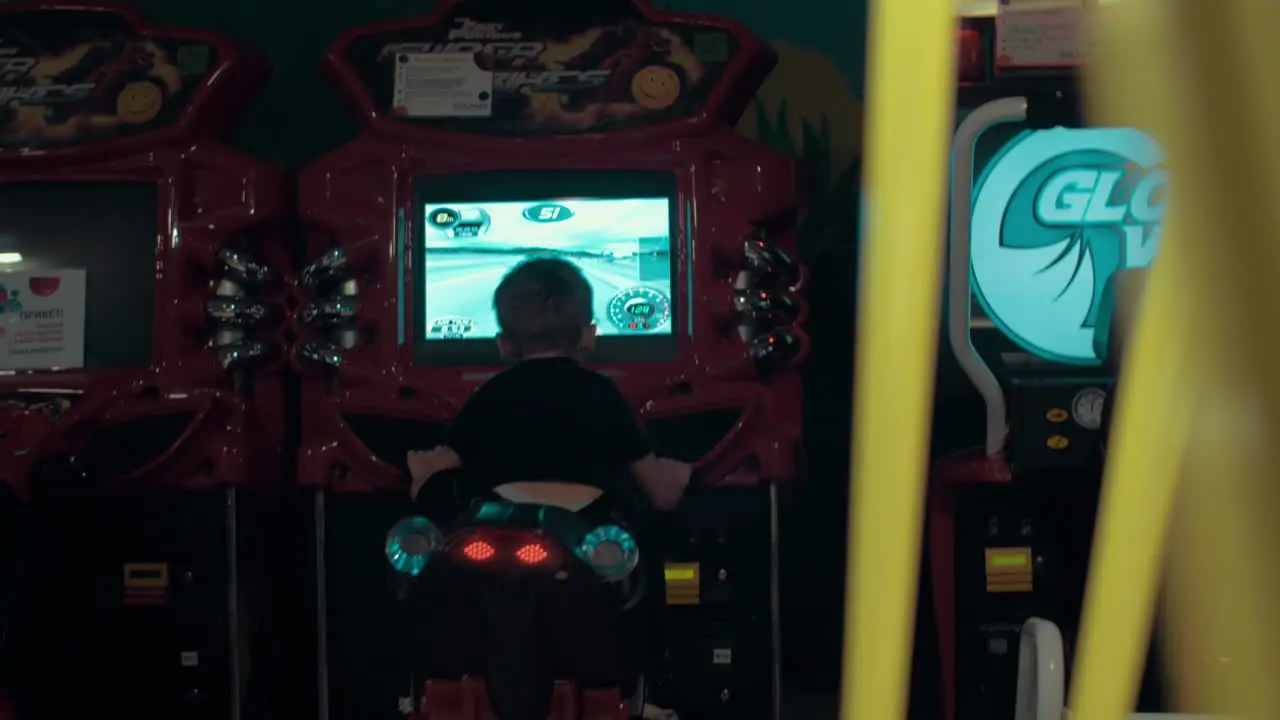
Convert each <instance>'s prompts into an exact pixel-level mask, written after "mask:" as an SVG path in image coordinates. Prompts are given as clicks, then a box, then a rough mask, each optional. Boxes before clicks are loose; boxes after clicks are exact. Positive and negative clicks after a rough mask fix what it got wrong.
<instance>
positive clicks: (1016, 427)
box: [928, 17, 1167, 720]
mask: <svg viewBox="0 0 1280 720" xmlns="http://www.w3.org/2000/svg"><path fill="white" fill-rule="evenodd" d="M994 35H995V23H994V20H993V18H990V17H984V18H966V19H964V21H963V26H962V29H961V31H960V40H961V42H960V48H961V62H960V68H961V74H962V76H961V83H960V88H959V99H958V101H957V108H958V110H959V112H958V119H959V126H958V128H957V130H956V133H955V140H954V144H953V156H952V163H953V165H952V167H953V170H952V172H953V177H952V202H951V207H952V217H951V226H950V252H949V270H948V273H949V274H948V281H949V282H948V305H947V325H946V333H947V340H948V341H949V344H950V347H951V350H952V353H953V354H954V356H955V359H956V361H957V363H958V364H959V367H960V369H961V370H962V371H963V374H964V376H965V377H966V378H967V381H968V382H970V383H972V385H973V386H974V388H976V389H977V391H978V393H979V394H980V395H981V397H982V400H983V402H984V404H985V412H986V427H985V440H984V445H983V447H982V448H980V449H979V450H977V451H974V452H966V453H960V454H958V455H955V456H952V457H948V458H945V459H943V460H941V461H939V462H937V463H936V464H935V466H934V468H933V470H932V475H931V483H930V493H929V507H928V519H929V538H928V542H929V546H928V547H929V561H930V576H931V577H930V579H931V583H932V592H933V603H934V610H935V613H936V619H937V624H938V635H939V645H940V654H941V657H942V670H943V672H942V678H943V686H944V688H943V690H944V707H945V709H946V717H947V719H948V720H955V719H956V718H957V717H958V718H961V720H964V719H966V718H982V719H984V720H985V719H987V718H1012V717H1013V708H1014V700H1013V698H1014V689H1015V686H1014V683H1015V678H1016V670H1017V648H1018V634H1019V631H1020V628H1021V626H1022V623H1023V621H1025V620H1026V619H1027V618H1029V617H1031V616H1038V617H1042V618H1046V619H1048V620H1051V621H1053V622H1055V623H1057V624H1058V625H1059V626H1060V627H1062V629H1063V632H1064V634H1065V635H1066V636H1067V637H1068V644H1069V643H1070V638H1072V637H1074V628H1075V624H1076V622H1077V619H1078V615H1079V610H1080V602H1081V599H1082V596H1083V584H1084V578H1085V575H1086V572H1087V564H1088V551H1089V544H1090V540H1091V537H1092V523H1093V515H1094V511H1095V508H1096V504H1097V492H1098V486H1099V481H1100V478H1101V469H1102V448H1101V445H1102V442H1103V440H1104V438H1105V433H1104V431H1103V429H1102V423H1103V411H1104V406H1105V403H1106V399H1107V396H1108V394H1109V391H1110V387H1111V383H1112V380H1113V374H1112V370H1111V369H1109V368H1107V367H1105V366H1104V365H1103V363H1102V359H1101V358H1100V357H1099V356H1098V354H1097V352H1096V351H1095V347H1094V334H1095V328H1096V326H1097V324H1098V322H1099V317H1100V310H1101V304H1102V303H1101V299H1102V295H1103V290H1104V288H1105V287H1106V285H1107V281H1108V279H1109V278H1110V277H1111V276H1112V275H1113V274H1114V273H1115V272H1117V271H1118V270H1121V269H1125V268H1136V267H1145V266H1146V265H1148V264H1149V263H1150V262H1151V260H1152V258H1153V256H1154V254H1155V250H1156V246H1157V243H1158V240H1159V230H1160V223H1161V219H1162V216H1163V206H1164V199H1165V191H1166V183H1167V176H1166V174H1165V172H1164V170H1163V168H1162V162H1163V156H1162V153H1161V150H1160V148H1159V147H1158V146H1157V144H1156V143H1155V142H1154V141H1153V140H1151V139H1150V138H1148V137H1147V136H1145V135H1144V134H1143V133H1141V132H1140V131H1138V130H1134V129H1127V128H1089V127H1084V126H1083V125H1082V124H1081V122H1080V120H1079V117H1078V102H1077V98H1076V91H1075V87H1074V69H1073V68H1058V69H1046V68H1034V69H1031V70H1026V71H1020V69H1016V68H1009V67H1004V66H1002V63H1001V62H999V61H1000V60H1001V58H996V56H995V54H994V52H993V47H994V44H993V43H994V42H995V37H994Z"/></svg>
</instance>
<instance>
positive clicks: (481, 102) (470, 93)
mask: <svg viewBox="0 0 1280 720" xmlns="http://www.w3.org/2000/svg"><path fill="white" fill-rule="evenodd" d="M482 58H483V56H482V55H478V54H476V53H411V52H402V53H400V54H399V55H397V56H396V62H395V68H396V69H395V73H396V79H395V90H394V93H393V96H392V97H393V100H392V114H394V115H395V116H396V117H405V118H478V117H489V116H490V115H491V114H492V112H493V71H492V70H486V69H484V68H483V67H481V65H482V64H483V60H482Z"/></svg>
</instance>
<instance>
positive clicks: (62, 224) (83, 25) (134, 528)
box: [0, 3, 286, 718]
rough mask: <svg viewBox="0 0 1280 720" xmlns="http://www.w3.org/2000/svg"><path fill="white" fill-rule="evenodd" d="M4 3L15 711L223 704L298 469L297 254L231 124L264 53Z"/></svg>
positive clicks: (0, 205) (225, 708) (267, 173)
mask: <svg viewBox="0 0 1280 720" xmlns="http://www.w3.org/2000/svg"><path fill="white" fill-rule="evenodd" d="M0 13H2V15H0V453H2V455H3V459H2V460H0V486H4V487H7V488H9V489H10V490H12V491H13V493H14V495H15V496H16V497H17V499H18V501H19V502H20V508H19V509H18V511H17V512H15V513H14V514H15V516H17V517H18V518H20V520H21V534H20V535H19V536H18V537H19V540H18V541H19V542H20V543H21V545H20V547H19V548H17V549H18V550H20V555H21V557H20V558H19V559H18V560H19V561H20V563H19V564H20V566H21V572H19V573H17V575H18V577H17V579H13V578H6V580H5V582H4V583H3V586H4V588H5V591H6V592H8V591H9V590H10V589H12V588H16V593H15V594H16V597H14V598H13V599H12V603H13V604H12V607H10V608H8V609H9V612H10V618H8V620H9V623H8V637H7V640H8V642H7V643H6V646H5V651H6V653H7V654H8V656H9V657H8V658H7V660H8V663H7V665H8V667H9V669H10V670H11V673H12V675H11V681H12V685H11V687H12V699H13V704H14V706H15V708H16V711H17V714H18V716H19V717H22V718H42V717H51V718H53V717H71V716H73V715H75V714H78V713H83V712H84V711H85V710H86V709H87V708H95V709H98V710H107V711H109V712H110V711H114V712H121V711H124V710H129V711H132V712H134V713H139V712H141V713H142V714H145V715H154V716H160V715H161V714H166V715H170V716H183V717H227V716H228V715H229V714H231V713H233V711H234V710H235V709H237V708H239V706H240V703H241V701H242V699H243V698H242V690H243V689H244V687H245V672H247V665H246V664H245V660H246V659H247V657H248V652H249V648H248V647H247V644H246V643H247V641H248V634H247V632H246V631H245V628H246V627H247V625H246V622H247V617H246V615H247V613H248V612H249V611H250V608H251V606H252V605H251V597H250V595H251V591H252V586H253V582H252V578H253V576H254V574H255V573H253V572H252V567H251V566H249V565H248V564H246V563H242V562H241V558H242V555H241V553H242V552H244V548H242V547H241V546H240V543H239V542H238V538H239V537H240V536H242V535H244V534H245V533H246V528H248V527H251V526H252V525H253V523H252V522H251V518H250V516H248V515H247V514H246V511H247V509H248V506H250V505H252V503H251V502H250V500H251V497H252V495H253V494H255V493H256V492H257V490H258V489H270V488H272V487H274V486H275V485H276V484H277V483H278V481H279V471H278V467H279V464H280V459H281V456H280V447H279V445H280V442H281V438H282V429H283V415H282V403H283V399H282V397H281V383H280V377H279V373H278V372H273V370H272V368H273V363H274V367H275V368H276V369H281V368H282V367H283V359H282V355H283V353H281V352H279V351H278V350H277V348H278V347H279V345H280V332H281V330H280V323H279V322H278V321H277V323H276V326H275V327H274V328H273V327H272V326H271V325H270V319H271V317H272V316H273V314H274V316H275V317H277V318H280V317H282V316H283V313H282V312H279V311H275V312H274V313H273V307H274V305H275V304H276V303H277V302H278V298H279V297H281V296H280V290H279V289H278V288H277V289H273V287H272V285H271V278H270V275H271V273H270V272H269V271H268V267H269V265H270V264H272V263H280V262H281V261H282V260H283V259H284V258H285V257H286V255H285V254H284V252H283V247H282V246H281V245H280V243H279V241H278V239H277V238H278V234H277V233H278V229H279V228H278V226H277V224H278V223H279V221H280V220H281V219H282V218H283V216H284V207H283V193H282V177H281V175H280V173H278V172H277V171H276V170H274V169H272V168H270V167H268V166H267V165H265V164H263V163H260V162H257V161H254V160H252V159H250V158H247V157H245V156H243V155H240V154H238V153H236V152H234V151H232V150H230V149H228V148H227V147H225V146H224V145H222V144H221V143H220V141H219V139H220V138H222V137H225V135H226V133H227V132H228V130H229V126H230V124H231V122H232V121H233V120H234V119H235V117H236V116H237V114H238V113H239V112H240V110H242V109H243V107H244V106H245V104H246V103H247V102H248V100H249V99H250V97H251V96H252V94H253V93H254V92H255V91H256V90H257V89H258V88H259V87H260V86H261V84H262V82H263V81H264V79H265V77H266V74H267V73H266V67H265V64H264V63H262V62H260V61H259V60H258V59H256V58H252V57H250V56H247V55H246V54H245V53H244V52H243V51H242V50H240V49H239V48H237V47H236V46H235V45H234V44H232V43H231V42H230V41H229V40H228V39H226V38H224V37H222V36H219V35H214V34H210V33H205V32H195V31H189V30H176V29H170V28H159V27H154V26H150V25H148V24H146V23H145V22H144V21H143V20H142V19H141V18H140V17H139V16H138V15H137V14H136V13H135V12H134V11H132V10H128V9H124V8H117V7H98V6H94V5H86V4H84V3H74V4H58V3H38V4H27V3H15V4H7V5H4V6H2V7H0ZM273 356H274V359H273ZM6 529H9V528H6ZM10 539H12V538H10ZM14 549H15V548H13V547H9V548H7V550H9V551H13V550H14Z"/></svg>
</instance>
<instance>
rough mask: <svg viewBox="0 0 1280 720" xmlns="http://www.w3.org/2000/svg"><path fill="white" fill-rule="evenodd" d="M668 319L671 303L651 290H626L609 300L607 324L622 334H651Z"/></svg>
mask: <svg viewBox="0 0 1280 720" xmlns="http://www.w3.org/2000/svg"><path fill="white" fill-rule="evenodd" d="M670 319H671V301H670V300H668V299H667V296H666V295H663V294H662V293H661V292H659V291H657V290H654V289H653V288H648V287H633V288H627V289H626V290H623V291H622V292H620V293H618V294H617V295H614V296H613V297H612V298H611V299H610V300H609V322H611V323H613V325H614V327H616V328H618V329H619V330H621V331H623V332H624V333H633V332H634V333H644V332H652V331H654V330H657V329H658V328H660V327H662V326H663V325H666V324H667V321H668V320H670Z"/></svg>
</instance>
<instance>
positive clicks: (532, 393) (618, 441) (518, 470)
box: [447, 357, 650, 491]
mask: <svg viewBox="0 0 1280 720" xmlns="http://www.w3.org/2000/svg"><path fill="white" fill-rule="evenodd" d="M447 444H448V445H449V446H450V447H452V448H453V449H454V451H455V452H457V453H458V455H459V456H460V457H461V458H462V461H463V463H464V464H465V465H466V467H467V469H468V470H469V471H474V472H476V473H477V474H478V475H480V476H482V477H485V478H488V479H491V481H492V482H493V483H495V484H505V483H516V482H535V481H563V482H569V483H576V484H580V485H590V486H593V487H598V488H600V489H601V490H604V491H609V490H610V489H612V488H611V487H609V486H610V485H611V484H613V483H616V482H618V481H620V480H626V479H629V475H628V473H629V468H630V466H631V464H632V463H634V462H636V461H638V460H641V459H643V458H644V457H646V456H647V455H649V452H650V448H649V441H648V438H646V437H645V435H644V433H643V432H642V431H641V429H640V426H639V424H638V423H637V422H636V417H635V415H634V414H633V412H632V411H631V408H630V407H628V406H627V403H626V401H625V400H624V399H623V397H622V395H621V393H619V392H618V388H617V387H616V386H615V385H614V384H613V381H612V380H610V379H609V378H607V377H605V376H604V375H601V374H599V373H596V372H592V371H591V370H588V369H586V368H584V367H582V365H581V364H579V363H578V361H577V360H575V359H573V358H568V357H542V358H534V359H531V360H522V361H521V362H519V363H517V364H516V365H515V366H514V367H512V368H511V369H509V370H507V371H505V372H503V373H501V374H499V375H497V376H496V377H494V378H493V379H492V380H490V381H489V382H487V383H485V385H484V386H483V387H481V388H480V389H479V390H478V391H477V392H476V394H475V395H474V396H472V398H471V400H470V402H468V403H467V406H466V407H465V408H464V409H463V411H462V412H461V413H460V414H459V415H458V417H457V419H456V420H455V421H454V424H453V428H452V430H451V431H450V435H449V441H448V443H447Z"/></svg>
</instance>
